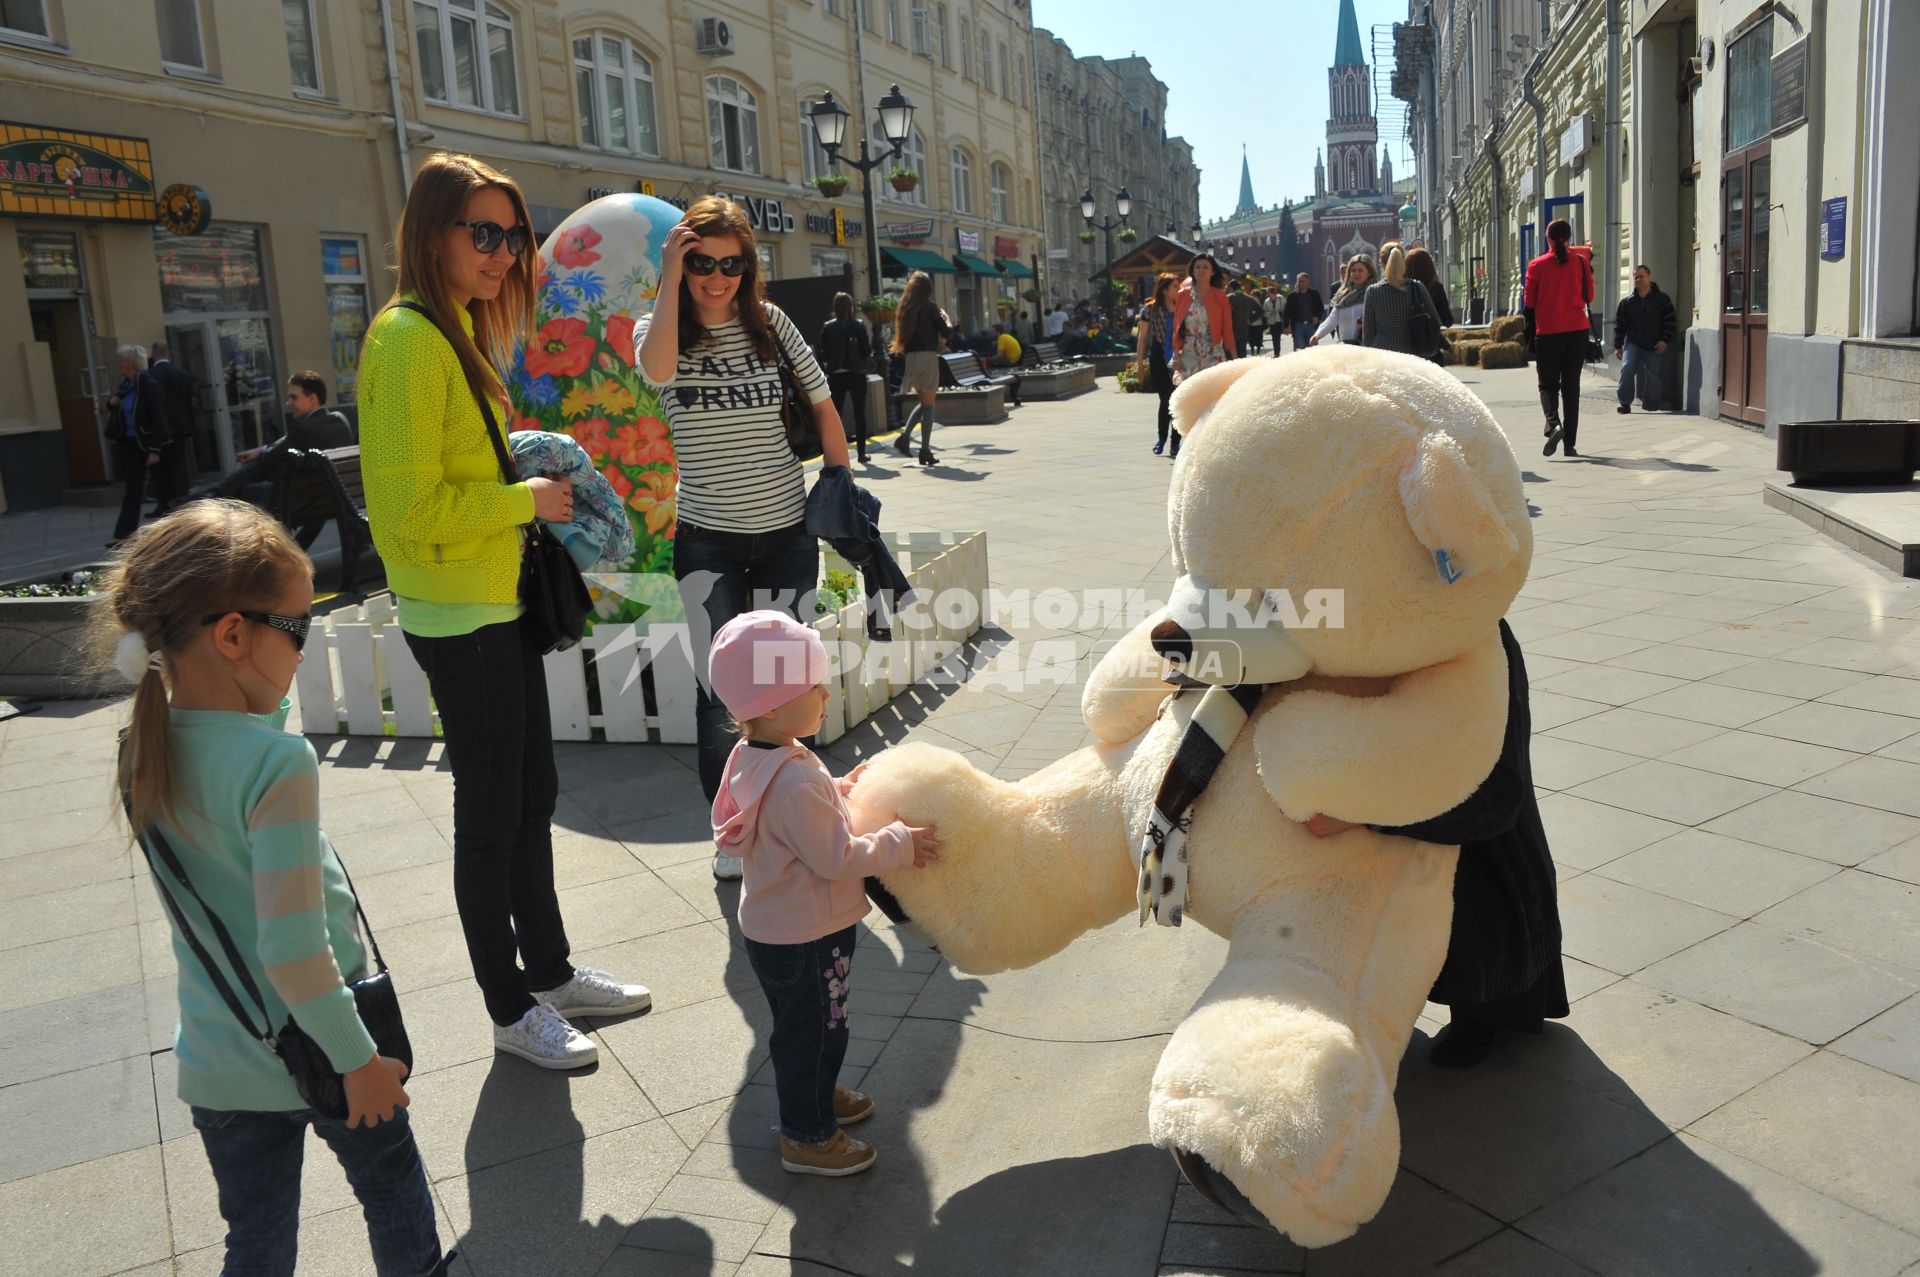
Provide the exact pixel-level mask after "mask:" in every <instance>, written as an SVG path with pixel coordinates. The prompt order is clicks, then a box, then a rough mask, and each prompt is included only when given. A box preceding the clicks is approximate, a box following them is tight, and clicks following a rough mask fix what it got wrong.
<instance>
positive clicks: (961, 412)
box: [894, 383, 1025, 426]
mask: <svg viewBox="0 0 1920 1277" xmlns="http://www.w3.org/2000/svg"><path fill="white" fill-rule="evenodd" d="M1022 389H1023V390H1024V389H1025V384H1024V383H1022ZM894 398H895V399H897V400H899V401H900V411H901V414H902V416H903V418H904V415H905V414H906V413H909V412H912V411H913V405H914V404H915V403H917V402H918V400H917V399H916V398H915V397H914V396H913V395H907V394H895V395H894ZM1006 419H1007V388H1006V387H1005V386H978V387H972V388H958V389H956V388H955V387H953V386H948V387H947V388H946V389H944V390H942V391H940V392H939V394H937V395H935V396H934V400H933V421H934V425H935V426H990V425H992V424H993V423H994V422H996V421H1005V420H1006Z"/></svg>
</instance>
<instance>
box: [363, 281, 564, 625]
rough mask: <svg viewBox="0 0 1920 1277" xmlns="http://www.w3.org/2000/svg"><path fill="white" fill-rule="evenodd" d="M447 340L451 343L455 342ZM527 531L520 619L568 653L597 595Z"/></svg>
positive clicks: (505, 466)
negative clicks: (590, 592) (523, 610)
mask: <svg viewBox="0 0 1920 1277" xmlns="http://www.w3.org/2000/svg"><path fill="white" fill-rule="evenodd" d="M394 305H396V306H403V307H405V308H406V309H408V310H412V311H418V312H419V313H420V314H422V315H425V316H426V317H427V318H428V320H430V321H431V322H432V323H433V325H434V327H436V328H440V321H439V320H437V319H434V317H433V314H432V313H431V312H430V311H428V310H427V308H426V307H424V306H421V305H418V304H416V303H414V302H395V303H394ZM440 335H441V336H442V337H446V335H447V332H446V329H444V328H440ZM447 341H448V345H452V339H451V338H448V339H447ZM468 389H469V390H471V391H472V392H473V398H474V402H476V403H478V404H479V405H480V415H481V416H482V417H484V418H486V422H487V438H488V440H489V441H491V442H492V444H493V455H494V459H495V460H497V461H498V462H499V463H500V473H501V475H502V477H504V478H505V479H506V481H507V482H508V483H518V482H520V471H519V468H518V467H517V466H515V465H514V464H513V458H512V456H511V455H509V454H508V452H507V444H506V440H504V439H503V438H501V435H500V422H499V421H498V420H497V419H496V418H495V417H494V415H493V405H492V404H491V403H489V402H488V401H487V397H486V395H484V394H482V393H481V392H480V388H479V387H478V386H474V385H471V384H469V386H468ZM526 528H527V531H526V543H525V545H524V546H522V548H521V554H520V605H521V606H522V607H523V608H525V609H526V612H525V614H524V615H523V616H522V617H521V618H520V621H521V626H522V628H523V629H524V631H525V633H526V636H527V641H528V642H529V643H531V644H532V645H533V647H534V650H535V651H537V652H538V653H540V654H541V655H542V656H544V655H546V654H547V653H548V652H564V651H566V650H567V649H568V648H570V647H572V646H573V645H574V644H576V643H578V642H579V641H580V640H581V639H582V638H584V637H585V636H586V633H587V615H588V613H589V612H591V611H592V610H593V596H592V595H590V594H588V593H587V583H586V581H585V580H584V579H583V578H582V577H581V575H580V569H579V567H578V566H577V565H576V564H575V563H574V561H573V556H572V555H570V554H568V553H567V549H566V547H565V546H563V545H561V544H560V542H558V541H557V540H555V539H554V538H553V537H552V536H550V535H549V534H548V533H547V530H546V528H545V527H544V526H543V525H542V524H541V522H540V521H539V520H538V519H535V520H534V521H533V522H531V523H529V524H527V525H526Z"/></svg>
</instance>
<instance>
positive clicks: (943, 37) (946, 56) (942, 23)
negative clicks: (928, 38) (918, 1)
mask: <svg viewBox="0 0 1920 1277" xmlns="http://www.w3.org/2000/svg"><path fill="white" fill-rule="evenodd" d="M934 15H935V17H937V18H938V19H939V28H940V65H941V66H943V67H947V68H949V69H951V68H952V66H953V46H952V44H951V43H950V41H949V39H948V35H949V28H948V26H947V6H946V5H944V4H942V5H936V6H935V7H934Z"/></svg>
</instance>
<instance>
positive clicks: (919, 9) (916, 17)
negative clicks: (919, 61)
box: [912, 0, 933, 58]
mask: <svg viewBox="0 0 1920 1277" xmlns="http://www.w3.org/2000/svg"><path fill="white" fill-rule="evenodd" d="M912 4H913V51H914V52H915V53H917V54H919V55H920V56H921V57H923V58H930V57H932V56H933V33H932V31H931V30H930V29H929V28H930V26H931V22H930V20H929V18H928V15H927V0H912Z"/></svg>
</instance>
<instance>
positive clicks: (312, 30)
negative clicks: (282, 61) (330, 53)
mask: <svg viewBox="0 0 1920 1277" xmlns="http://www.w3.org/2000/svg"><path fill="white" fill-rule="evenodd" d="M280 14H281V16H282V17H283V18H285V19H286V24H287V63H288V65H289V66H290V67H291V68H292V69H293V87H294V89H295V91H299V90H302V89H304V90H305V91H307V92H308V93H318V92H320V42H319V40H318V39H317V38H316V34H317V32H318V28H317V27H316V26H315V25H314V21H313V0H280Z"/></svg>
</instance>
